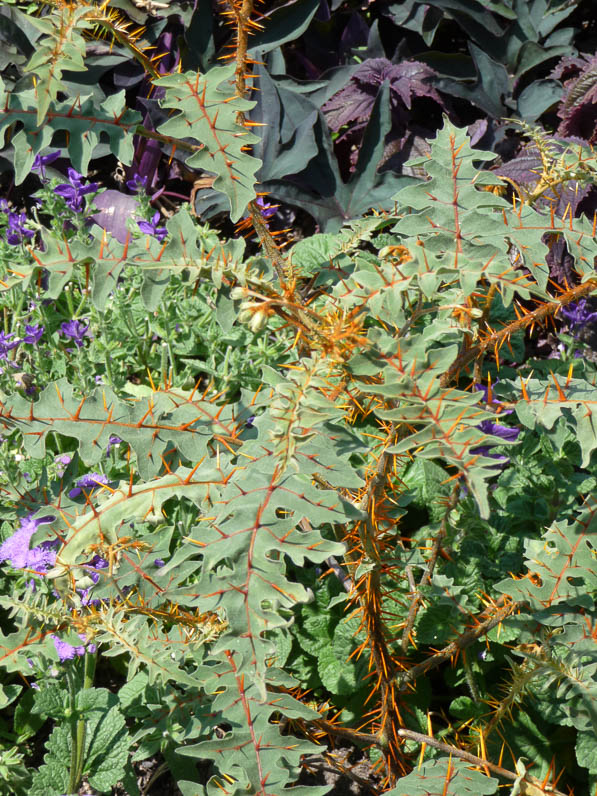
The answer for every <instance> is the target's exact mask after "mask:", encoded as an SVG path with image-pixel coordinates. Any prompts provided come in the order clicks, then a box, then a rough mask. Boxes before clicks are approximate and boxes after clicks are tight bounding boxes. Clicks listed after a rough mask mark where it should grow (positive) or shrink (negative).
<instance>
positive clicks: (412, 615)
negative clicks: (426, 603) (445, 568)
mask: <svg viewBox="0 0 597 796" xmlns="http://www.w3.org/2000/svg"><path fill="white" fill-rule="evenodd" d="M459 495H460V483H459V482H458V481H456V484H455V486H454V488H453V490H452V494H451V495H450V500H449V502H448V505H447V506H446V511H445V512H444V516H443V518H442V521H441V525H440V527H439V530H438V532H437V533H436V535H435V539H434V540H433V545H432V547H431V554H430V555H429V560H428V562H427V567H426V568H425V572H424V573H423V576H422V577H421V580H420V581H419V585H418V587H417V589H416V592H415V595H414V597H413V600H412V602H411V604H410V608H409V610H408V616H407V618H406V625H405V626H404V630H403V631H402V642H401V644H400V647H401V649H402V653H403V654H404V655H405V654H406V651H407V649H408V642H409V639H410V635H411V633H412V630H413V627H414V625H415V621H416V618H417V613H418V611H419V606H420V605H421V602H422V599H423V598H422V596H421V589H422V588H423V587H424V586H427V585H428V584H429V583H431V578H432V577H433V571H434V569H435V565H436V563H437V557H438V556H439V551H440V548H441V544H442V541H443V539H444V537H445V535H446V531H447V528H448V520H449V517H450V514H451V513H452V511H453V510H454V509H455V508H456V505H457V503H458V498H459Z"/></svg>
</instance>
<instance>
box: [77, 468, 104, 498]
mask: <svg viewBox="0 0 597 796" xmlns="http://www.w3.org/2000/svg"><path fill="white" fill-rule="evenodd" d="M107 483H108V478H107V477H106V476H105V475H102V473H87V474H86V475H84V476H83V477H82V478H79V480H78V481H77V483H76V484H75V487H74V489H71V490H70V492H69V493H68V496H69V497H70V498H76V497H78V496H79V495H80V494H81V492H82V490H83V489H93V488H94V487H96V486H98V485H99V484H107Z"/></svg>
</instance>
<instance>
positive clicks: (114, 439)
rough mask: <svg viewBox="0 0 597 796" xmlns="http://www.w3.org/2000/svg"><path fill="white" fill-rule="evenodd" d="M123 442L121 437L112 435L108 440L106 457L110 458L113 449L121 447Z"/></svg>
mask: <svg viewBox="0 0 597 796" xmlns="http://www.w3.org/2000/svg"><path fill="white" fill-rule="evenodd" d="M121 442H122V440H121V439H120V437H117V436H116V434H110V439H109V440H108V447H107V448H106V456H109V455H110V451H111V450H112V448H114V447H115V446H116V445H120V443H121Z"/></svg>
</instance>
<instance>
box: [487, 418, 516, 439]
mask: <svg viewBox="0 0 597 796" xmlns="http://www.w3.org/2000/svg"><path fill="white" fill-rule="evenodd" d="M479 428H480V429H481V431H483V433H484V434H493V436H494V437H501V438H502V439H505V440H507V441H511V440H515V439H517V438H518V435H519V434H520V429H519V428H509V427H508V426H500V424H499V423H494V422H493V421H492V420H483V421H482V422H481V423H479Z"/></svg>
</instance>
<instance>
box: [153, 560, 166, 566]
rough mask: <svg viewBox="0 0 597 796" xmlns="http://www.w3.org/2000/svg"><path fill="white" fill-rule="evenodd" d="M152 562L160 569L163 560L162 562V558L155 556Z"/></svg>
mask: <svg viewBox="0 0 597 796" xmlns="http://www.w3.org/2000/svg"><path fill="white" fill-rule="evenodd" d="M153 563H154V566H156V567H157V568H158V569H160V568H161V567H163V566H164V563H165V562H164V559H163V558H156V559H155V561H154V562H153Z"/></svg>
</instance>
